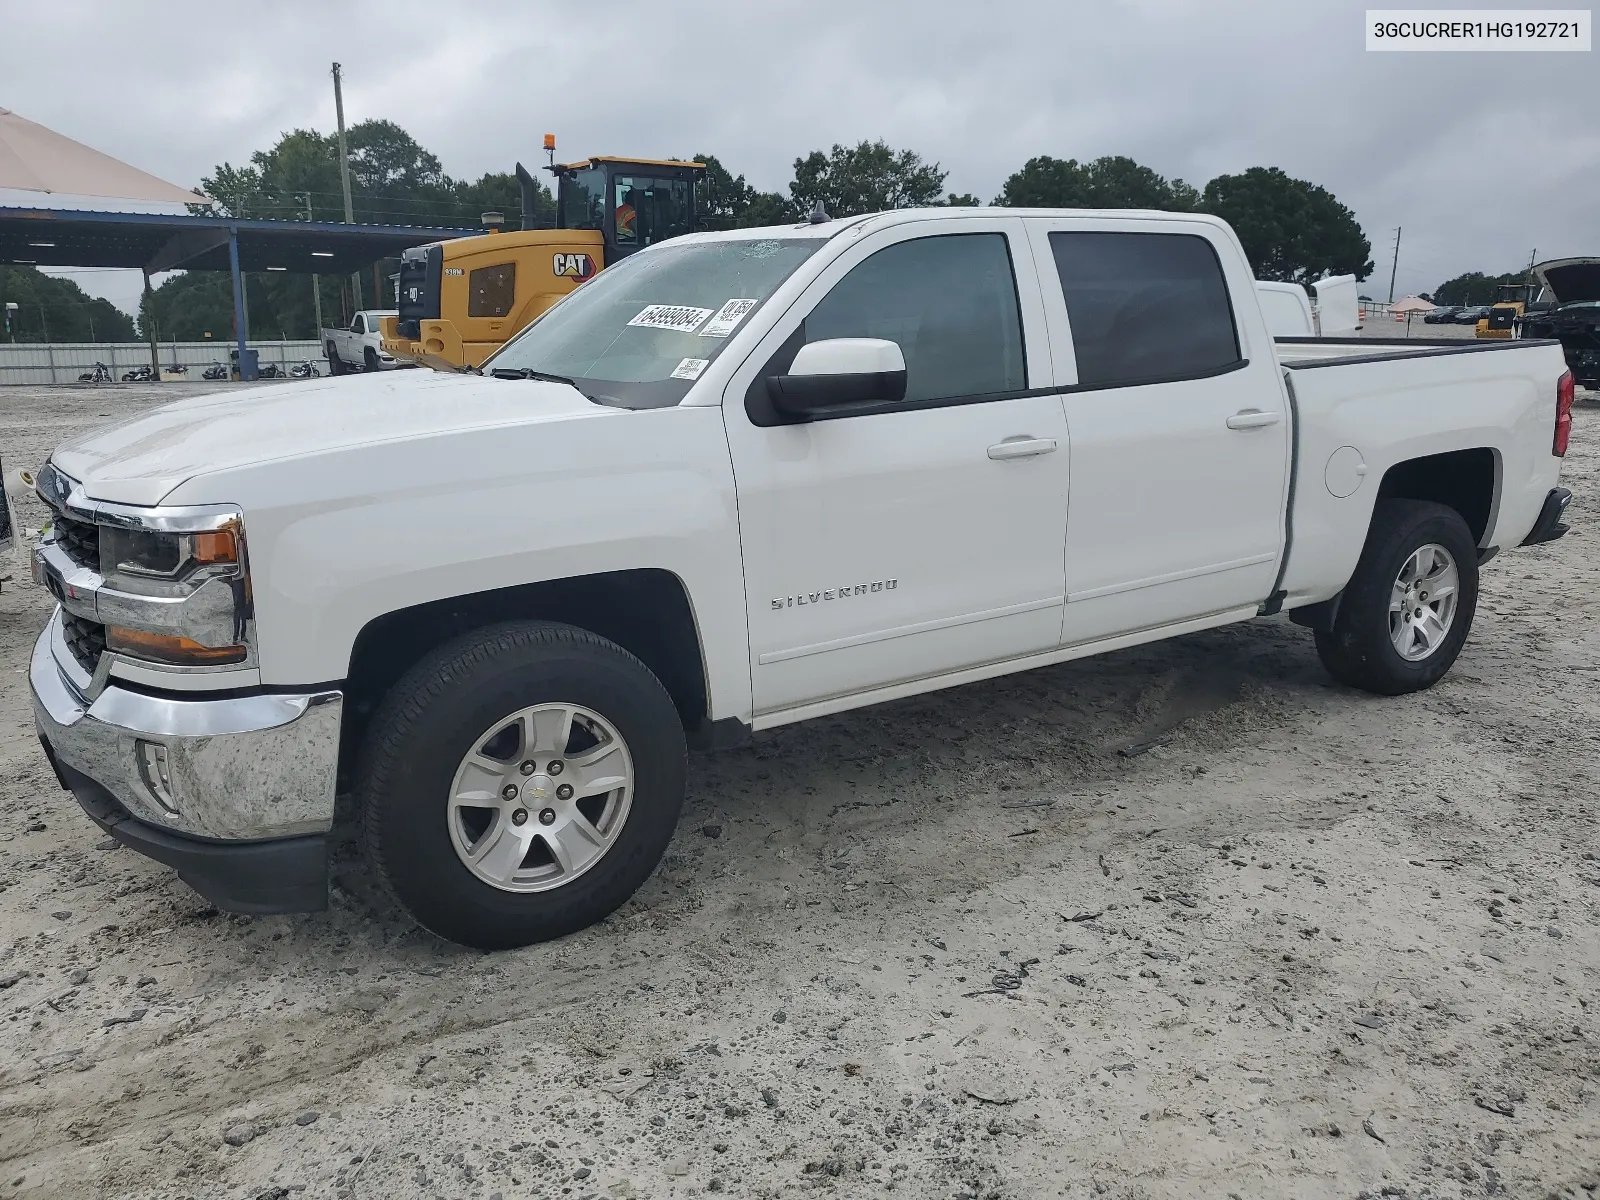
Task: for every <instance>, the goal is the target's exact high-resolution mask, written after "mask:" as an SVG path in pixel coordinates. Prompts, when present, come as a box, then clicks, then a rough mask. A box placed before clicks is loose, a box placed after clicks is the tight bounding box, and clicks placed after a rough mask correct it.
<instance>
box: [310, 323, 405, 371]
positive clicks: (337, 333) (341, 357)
mask: <svg viewBox="0 0 1600 1200" xmlns="http://www.w3.org/2000/svg"><path fill="white" fill-rule="evenodd" d="M396 311H397V310H396V309H392V308H369V309H363V310H362V311H361V312H358V313H357V314H356V315H355V316H354V317H352V318H351V320H350V328H348V329H324V330H323V331H322V348H323V350H324V351H326V352H327V355H328V374H329V375H348V374H349V373H350V372H352V371H392V370H393V369H394V368H395V367H397V366H399V365H400V364H399V363H397V362H395V360H394V357H393V356H392V355H389V354H385V353H384V352H383V329H382V326H381V322H382V320H383V318H384V317H392V316H394V315H395V313H396Z"/></svg>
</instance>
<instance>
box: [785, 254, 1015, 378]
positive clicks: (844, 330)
mask: <svg viewBox="0 0 1600 1200" xmlns="http://www.w3.org/2000/svg"><path fill="white" fill-rule="evenodd" d="M829 338H884V339H886V340H888V341H891V342H897V343H899V346H900V350H901V352H902V353H903V354H904V355H905V360H906V396H905V398H906V400H908V401H912V400H946V399H956V398H963V397H973V398H979V397H982V396H986V395H992V394H995V393H1005V392H1016V391H1021V390H1023V389H1025V388H1026V387H1027V386H1028V375H1027V366H1026V360H1025V359H1024V357H1023V345H1022V315H1021V312H1020V311H1019V307H1018V304H1017V281H1016V276H1015V275H1014V274H1013V272H1012V269H1011V254H1010V251H1009V249H1008V248H1007V245H1006V237H1005V234H1003V233H958V234H945V235H941V236H938V237H925V238H916V239H914V240H912V241H907V242H899V243H897V244H895V245H893V246H889V247H886V248H885V249H883V250H879V251H878V252H877V253H876V254H874V255H872V256H871V257H870V258H868V259H866V260H865V261H863V262H861V263H859V264H858V265H857V266H855V267H854V268H852V269H851V271H850V273H849V274H848V275H846V276H845V277H844V278H843V279H841V280H840V281H839V282H838V283H837V284H835V285H834V287H833V290H832V291H830V292H829V293H828V294H827V295H826V296H824V297H823V298H822V301H821V302H820V303H819V304H818V305H817V307H816V308H814V309H813V310H812V311H811V314H810V315H809V316H808V317H806V322H805V341H807V342H820V341H824V340H826V339H829Z"/></svg>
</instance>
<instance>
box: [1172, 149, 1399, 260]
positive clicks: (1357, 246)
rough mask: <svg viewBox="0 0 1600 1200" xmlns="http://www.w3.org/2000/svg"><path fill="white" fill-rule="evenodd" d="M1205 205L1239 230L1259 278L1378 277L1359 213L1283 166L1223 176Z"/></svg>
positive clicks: (1211, 186) (1211, 185)
mask: <svg viewBox="0 0 1600 1200" xmlns="http://www.w3.org/2000/svg"><path fill="white" fill-rule="evenodd" d="M1200 207H1201V208H1202V209H1204V210H1205V211H1206V212H1209V213H1214V214H1215V215H1216V216H1219V217H1221V218H1222V219H1223V220H1224V221H1226V222H1228V224H1229V225H1231V226H1233V231H1234V232H1235V233H1236V234H1238V235H1239V241H1240V243H1241V244H1243V246H1244V252H1245V256H1246V257H1247V258H1248V259H1249V260H1250V265H1251V267H1252V268H1253V269H1254V270H1255V274H1256V278H1257V279H1275V280H1282V281H1285V282H1289V283H1299V284H1309V283H1311V282H1312V281H1313V280H1316V279H1320V278H1322V276H1323V275H1325V274H1330V275H1354V276H1356V277H1357V278H1358V279H1365V278H1366V277H1367V276H1368V275H1370V274H1372V260H1371V258H1370V257H1368V256H1369V255H1370V254H1371V253H1372V243H1371V242H1369V241H1368V240H1367V238H1366V235H1365V234H1363V233H1362V232H1361V226H1360V224H1359V223H1357V221H1356V217H1355V214H1354V213H1353V212H1351V211H1350V210H1349V209H1348V208H1346V207H1345V206H1344V205H1343V204H1340V203H1339V201H1338V200H1336V199H1335V198H1334V196H1333V193H1331V192H1329V191H1328V190H1327V189H1326V188H1322V187H1319V186H1317V185H1316V184H1314V183H1308V182H1307V181H1306V180H1304V179H1294V178H1291V177H1290V176H1288V175H1286V174H1285V173H1284V172H1283V171H1281V170H1279V169H1278V168H1277V167H1251V168H1250V169H1249V170H1248V171H1245V172H1244V173H1243V174H1241V175H1219V176H1217V177H1216V178H1215V179H1213V180H1212V181H1211V182H1210V183H1208V184H1206V186H1205V191H1204V192H1203V193H1202V195H1201V200H1200Z"/></svg>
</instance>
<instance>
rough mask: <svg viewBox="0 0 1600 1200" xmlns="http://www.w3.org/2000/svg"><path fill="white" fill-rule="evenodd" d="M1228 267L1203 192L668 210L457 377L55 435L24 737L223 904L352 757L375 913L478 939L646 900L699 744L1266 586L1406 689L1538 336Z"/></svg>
mask: <svg viewBox="0 0 1600 1200" xmlns="http://www.w3.org/2000/svg"><path fill="white" fill-rule="evenodd" d="M1255 284H1256V281H1255V280H1254V279H1253V278H1252V276H1251V271H1250V267H1249V264H1248V263H1247V261H1246V259H1245V256H1244V253H1243V251H1242V250H1241V249H1240V246H1239V242H1238V240H1237V239H1236V238H1235V237H1234V235H1233V232H1232V230H1230V229H1229V228H1228V227H1227V226H1226V225H1225V224H1223V223H1222V222H1221V221H1219V220H1217V219H1215V218H1212V217H1207V216H1202V215H1196V214H1189V213H1184V214H1163V213H1141V212H1088V211H1046V210H1038V211H1030V210H1014V209H964V208H948V209H933V210H909V211H901V212H893V213H884V214H879V215H875V216H866V217H857V218H850V219H844V220H835V221H827V220H823V221H821V222H819V223H815V224H812V223H806V224H801V225H798V226H786V227H782V228H771V229H750V230H737V231H730V232H720V233H706V234H692V235H688V236H685V237H680V238H676V239H673V240H672V241H669V242H665V243H662V244H661V245H660V246H656V247H652V248H650V249H647V250H644V251H641V252H640V253H638V254H636V255H633V256H632V257H630V258H627V259H625V260H624V261H622V262H621V263H619V264H617V265H616V266H613V267H609V268H607V269H606V270H605V271H604V272H602V273H601V274H599V275H598V276H596V277H595V278H594V279H592V280H590V281H588V282H586V283H585V284H584V286H583V287H582V288H580V289H578V290H577V291H576V292H574V293H573V294H572V295H570V296H568V297H566V298H565V299H564V300H563V301H562V302H561V303H560V304H559V305H557V306H556V307H554V308H552V309H551V310H550V311H549V312H547V313H546V314H545V315H544V316H543V317H541V318H540V319H539V320H538V321H536V322H534V323H533V324H531V325H529V326H528V327H527V328H526V329H524V330H523V331H522V332H521V333H520V334H518V335H517V336H516V337H515V338H514V339H513V340H512V341H510V342H509V343H507V344H506V346H505V347H504V348H503V349H502V350H501V351H500V352H499V353H497V354H496V355H495V356H494V357H492V358H491V359H490V360H489V361H488V363H486V364H485V370H484V371H483V372H482V373H463V374H445V373H435V372H431V371H413V372H405V373H403V374H399V375H393V374H391V375H384V376H381V377H377V376H374V377H369V378H365V379H359V380H322V381H311V382H308V383H305V384H303V385H301V386H299V387H293V388H274V389H269V390H267V391H265V392H252V393H250V394H249V395H248V396H247V397H243V398H241V397H239V396H237V395H231V394H230V395H214V396H201V397H196V398H193V399H186V400H181V401H178V402H176V403H173V404H169V405H167V406H166V407H164V408H160V409H156V410H155V411H153V412H150V413H148V414H146V415H144V416H142V417H138V418H135V419H134V420H131V421H125V422H123V423H121V424H119V425H115V426H112V427H110V428H108V429H105V430H101V431H98V432H91V433H86V434H83V435H80V436H77V437H75V438H73V439H72V440H70V441H68V442H66V443H65V444H63V445H62V446H60V447H59V448H58V449H57V450H56V451H55V453H54V455H53V457H52V459H51V461H50V463H49V464H48V465H47V466H46V467H45V468H44V470H43V471H42V472H41V473H40V475H39V480H38V491H39V494H40V495H41V496H42V497H43V499H44V501H45V503H46V504H47V505H48V506H49V507H50V508H51V510H52V512H53V520H52V525H51V527H50V529H49V530H48V532H47V533H46V535H45V537H44V539H43V540H42V541H41V543H40V544H39V546H38V548H37V549H36V551H35V552H34V558H33V567H34V573H35V577H36V578H38V579H39V580H41V581H42V582H43V583H45V584H46V585H47V586H48V587H49V588H50V590H51V591H52V592H53V593H54V594H55V596H56V598H57V600H58V601H59V605H58V607H57V610H56V612H55V614H54V615H53V617H52V618H51V620H50V623H49V625H48V627H47V628H46V630H45V631H44V633H43V635H42V636H41V637H40V638H39V641H38V643H37V645H36V647H35V649H34V653H33V658H32V662H31V666H30V670H29V682H30V686H31V689H32V695H33V705H34V713H35V717H36V720H37V723H38V729H39V733H40V738H41V741H42V742H43V744H44V748H45V753H46V755H47V756H48V757H49V759H50V761H51V763H52V764H53V766H54V767H55V770H56V773H57V777H58V779H59V780H60V781H61V783H62V786H63V787H65V788H68V789H70V790H71V792H72V793H73V794H74V795H75V796H76V798H77V800H78V802H79V803H80V804H81V805H82V806H83V807H84V809H85V810H86V811H87V812H88V813H89V814H90V816H91V817H92V818H93V819H94V820H95V821H96V822H98V823H100V824H101V825H102V826H103V827H104V828H106V829H108V830H109V831H110V832H111V833H112V834H113V835H114V836H115V837H116V838H117V839H119V840H121V841H123V842H124V843H126V844H128V845H131V846H133V847H135V848H137V849H139V850H140V851H142V852H144V853H146V854H148V855H151V856H152V857H154V858H156V859H158V860H160V861H162V862H166V863H169V864H171V865H173V866H175V867H177V869H178V871H179V873H180V875H181V876H182V877H183V878H184V879H186V880H187V881H188V882H189V883H191V884H192V885H193V886H194V887H195V888H196V889H197V890H199V891H200V892H202V893H203V894H204V895H206V896H207V897H208V898H210V899H211V900H212V901H213V902H214V903H216V904H217V905H218V906H219V907H222V908H225V909H230V910H233V911H244V912H290V911H306V910H312V909H317V908H321V907H323V906H324V905H325V904H326V897H327V854H328V845H329V840H330V829H331V826H332V822H333V814H334V797H335V795H336V794H337V793H340V792H344V791H351V792H353V793H354V794H355V797H356V807H357V811H358V812H359V815H360V820H361V822H362V826H363V829H364V836H365V842H366V846H367V852H368V854H369V855H370V858H371V861H372V863H373V864H374V867H375V869H376V870H377V871H378V872H379V873H380V874H381V875H382V876H383V877H384V879H385V880H386V881H387V883H388V885H389V886H390V887H391V888H392V890H393V892H394V894H395V895H396V896H397V897H398V898H399V900H400V902H401V903H402V904H404V905H405V906H406V907H407V909H408V910H409V911H410V912H411V913H412V915H413V916H414V917H415V918H416V919H417V920H418V921H419V922H420V923H421V924H423V925H425V926H426V927H427V928H429V929H431V930H433V931H435V932H436V933H439V934H441V935H443V936H445V937H448V938H451V939H454V940H455V941H458V942H462V943H465V944H469V945H473V946H480V947H489V948H492V947H505V946H515V945H521V944H524V943H527V942H531V941H537V940H541V939H544V938H550V937H555V936H559V935H561V934H564V933H568V932H571V931H573V930H575V929H578V928H581V927H583V926H585V925H588V924H590V923H592V922H594V921H596V920H599V919H600V918H602V917H604V916H605V915H606V914H607V913H609V912H611V911H612V910H614V909H615V908H616V907H617V906H618V905H620V904H622V903H623V902H624V901H625V900H626V899H627V898H628V897H629V896H630V895H631V894H632V893H633V891H634V890H635V889H636V888H637V887H638V886H639V885H640V884H641V883H642V882H643V881H644V880H645V879H646V878H647V877H648V876H649V874H650V873H651V871H653V870H654V869H655V866H656V863H657V862H658V860H659V859H660V857H661V855H662V853H663V852H664V850H665V848H666V846H667V844H668V841H669V839H670V838H671V836H672V833H673V828H674V825H675V823H676V821H677V818H678V812H679V809H680V806H681V804H682V802H683V797H684V789H685V786H686V784H685V780H686V775H685V750H686V747H687V746H690V745H698V746H717V745H728V744H737V743H738V742H740V741H741V740H743V739H746V738H748V737H749V736H750V734H751V732H752V731H754V730H764V729H770V728H773V727H775V726H779V725H783V724H786V723H788V722H792V721H799V720H804V719H806V718H809V717H816V716H823V715H827V714H833V713H839V712H843V711H846V710H849V709H854V708H857V707H859V706H863V705H868V704H873V703H876V702H879V701H884V700H892V699H895V698H898V697H902V696H908V695H913V694H916V693H919V692H924V691H928V690H930V689H934V688H943V687H950V686H954V685H959V684H963V683H967V682H970V681H973V680H978V679H984V678H988V677H992V676H997V675H1002V674H1005V673H1008V672H1013V671H1021V670H1026V669H1028V668H1031V667H1037V666H1044V665H1047V664H1052V663H1059V662H1063V661H1065V660H1068V659H1075V658H1081V657H1084V656H1087V655H1092V654H1099V653H1103V652H1106V651H1112V650H1117V649H1119V648H1122V647H1126V646H1132V645H1136V644H1138V643H1142V642H1151V641H1155V640H1157V639H1161V638H1168V637H1174V636H1177V635H1180V634H1186V633H1192V632H1195V631H1197V630H1204V629H1210V628H1214V627H1217V626H1221V625H1226V624H1229V623H1231V622H1237V621H1246V620H1250V619H1253V618H1255V617H1258V616H1270V615H1272V614H1277V613H1280V612H1287V613H1288V614H1289V615H1290V617H1291V618H1292V619H1293V620H1294V621H1296V622H1297V623H1299V624H1301V625H1304V626H1307V627H1309V628H1310V630H1311V631H1313V636H1312V639H1311V640H1312V641H1314V644H1315V652H1316V653H1317V654H1318V656H1319V657H1320V658H1321V659H1322V661H1323V663H1324V664H1325V665H1326V667H1327V669H1328V670H1329V671H1330V672H1331V674H1332V675H1333V676H1334V677H1335V678H1336V679H1338V680H1340V681H1342V682H1343V683H1345V684H1348V685H1350V686H1353V687H1358V688H1363V689H1366V690H1368V691H1372V692H1377V693H1382V694H1390V695H1393V694H1400V693H1405V692H1411V691H1416V690H1418V689H1422V688H1427V687H1430V686H1432V685H1433V684H1434V683H1435V682H1437V681H1438V680H1439V679H1440V678H1441V677H1442V676H1443V675H1444V673H1445V672H1446V671H1447V670H1448V669H1449V668H1450V665H1451V664H1452V663H1453V662H1454V661H1455V659H1456V656H1457V655H1458V654H1459V653H1460V652H1461V649H1462V646H1463V644H1464V642H1465V641H1466V638H1467V634H1468V631H1469V629H1470V627H1471V625H1472V620H1473V614H1474V610H1475V606H1476V603H1477V597H1478V579H1479V575H1478V572H1479V566H1480V564H1482V563H1485V562H1487V561H1488V560H1489V559H1490V558H1492V557H1493V556H1494V555H1495V554H1496V553H1497V552H1499V551H1501V550H1507V549H1510V548H1512V547H1515V546H1520V545H1529V544H1534V543H1538V542H1543V541H1548V540H1550V539H1552V538H1555V537H1559V536H1560V535H1561V534H1562V533H1564V532H1565V531H1566V526H1565V525H1563V524H1562V515H1563V511H1564V509H1565V507H1566V504H1567V501H1568V500H1569V499H1570V495H1569V494H1568V493H1567V492H1566V491H1565V489H1562V488H1560V487H1558V486H1557V482H1558V475H1559V472H1560V468H1561V460H1562V456H1563V455H1564V454H1565V453H1566V449H1567V439H1568V434H1569V432H1570V429H1571V423H1572V414H1571V406H1572V398H1573V388H1572V375H1571V373H1570V372H1567V371H1566V369H1565V365H1564V363H1563V362H1562V355H1561V348H1560V346H1559V345H1557V344H1555V343H1553V342H1537V341H1530V340H1526V339H1523V340H1515V341H1484V342H1460V341H1457V342H1449V343H1432V342H1428V341H1425V340H1422V339H1412V340H1409V341H1405V342H1398V343H1397V342H1393V341H1384V340H1379V339H1370V340H1360V339H1338V338H1322V339H1316V340H1296V341H1286V342H1281V343H1279V342H1275V341H1274V339H1273V337H1272V335H1271V333H1270V331H1269V328H1268V325H1267V322H1266V320H1265V318H1264V317H1263V314H1262V309H1261V305H1260V303H1259V301H1258V290H1257V288H1256V286H1255ZM1308 650H1309V647H1308ZM1396 719H1400V718H1399V716H1398V711H1397V717H1396Z"/></svg>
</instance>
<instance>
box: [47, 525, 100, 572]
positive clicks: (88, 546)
mask: <svg viewBox="0 0 1600 1200" xmlns="http://www.w3.org/2000/svg"><path fill="white" fill-rule="evenodd" d="M50 528H51V530H52V531H53V532H54V533H55V536H56V541H57V542H58V543H59V544H60V546H61V549H62V550H64V551H65V552H66V555H67V557H68V558H70V559H71V560H72V561H73V562H75V563H77V564H78V565H79V566H80V567H88V568H89V570H91V571H93V572H95V573H96V574H99V572H100V530H99V528H98V527H96V526H94V525H91V524H90V523H89V522H87V521H80V520H78V519H77V518H76V517H69V516H66V515H64V514H63V513H61V512H60V511H59V510H57V511H53V512H52V513H51V514H50Z"/></svg>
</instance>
